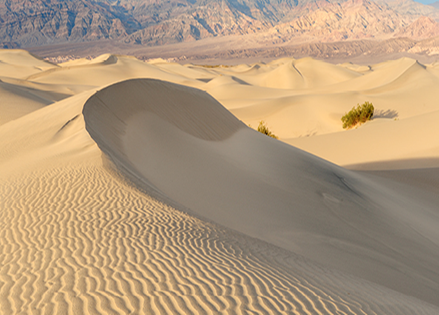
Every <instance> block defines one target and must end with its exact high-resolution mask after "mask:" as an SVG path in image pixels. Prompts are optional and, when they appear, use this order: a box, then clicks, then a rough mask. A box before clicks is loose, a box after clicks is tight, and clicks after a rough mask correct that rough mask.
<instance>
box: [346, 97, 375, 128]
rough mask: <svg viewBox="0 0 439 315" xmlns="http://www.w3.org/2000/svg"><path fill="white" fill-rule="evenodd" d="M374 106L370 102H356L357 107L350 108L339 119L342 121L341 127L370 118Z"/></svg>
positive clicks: (347, 126) (348, 126)
mask: <svg viewBox="0 0 439 315" xmlns="http://www.w3.org/2000/svg"><path fill="white" fill-rule="evenodd" d="M373 111H374V107H373V105H372V103H369V102H364V104H363V105H360V104H357V108H355V106H354V107H352V109H351V110H350V111H349V112H348V113H346V114H345V115H344V116H343V117H342V118H341V121H342V122H343V128H345V129H346V128H352V127H354V126H355V125H356V124H362V123H365V122H366V121H368V120H370V119H371V118H372V116H373Z"/></svg>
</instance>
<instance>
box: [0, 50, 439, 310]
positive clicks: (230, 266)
mask: <svg viewBox="0 0 439 315" xmlns="http://www.w3.org/2000/svg"><path fill="white" fill-rule="evenodd" d="M1 53H2V51H0V56H1ZM11 53H13V52H11ZM15 53H17V54H18V57H16V58H25V59H26V60H25V61H23V64H29V65H30V66H29V67H30V68H32V64H33V63H35V64H36V65H37V66H36V67H40V68H41V69H38V70H35V72H32V71H30V70H26V71H28V72H27V73H26V75H27V77H21V78H19V79H17V77H16V76H15V72H13V71H12V70H11V72H8V71H9V70H8V69H10V68H8V67H9V65H8V66H7V67H5V68H1V66H2V64H1V63H0V70H4V71H2V72H1V73H2V78H1V80H2V81H3V82H7V84H11V85H13V88H14V90H13V92H14V93H15V94H14V95H16V96H17V97H22V100H19V101H17V102H16V103H14V104H16V105H15V106H17V111H16V113H15V114H14V116H11V117H10V119H8V120H7V121H5V122H4V123H3V124H2V125H0V148H1V150H0V174H1V176H0V196H1V198H0V314H19V313H26V314H129V313H133V314H218V313H224V314H248V313H255V314H438V313H439V304H438V301H437V296H438V292H439V251H438V250H437V249H438V247H439V230H438V229H437V226H438V224H439V213H438V211H437V204H439V197H438V194H437V190H435V189H434V185H435V183H437V178H436V176H435V174H436V173H437V172H436V171H435V169H433V170H430V171H429V172H428V176H424V175H425V174H424V173H422V172H423V171H422V172H421V171H420V170H416V169H413V168H414V167H419V164H418V162H416V161H420V159H414V160H413V161H415V162H413V163H414V166H413V165H412V166H411V168H412V169H410V170H405V171H392V172H391V171H382V172H380V173H376V172H366V173H365V172H354V171H349V170H346V169H343V168H341V167H339V166H336V165H335V164H332V163H330V162H327V161H325V160H323V159H321V158H319V157H316V156H313V155H311V154H309V153H306V152H304V151H302V150H300V149H297V148H295V147H292V146H290V145H288V144H286V143H283V142H281V141H277V140H274V139H271V138H268V137H265V136H263V135H261V134H259V133H257V132H256V131H254V130H252V129H250V128H248V127H247V124H248V123H252V124H253V123H255V122H257V121H258V120H259V119H265V120H267V121H268V122H269V127H272V129H273V130H274V132H275V133H276V132H277V130H276V129H275V128H279V129H278V130H282V128H281V126H282V124H281V122H282V121H283V120H282V119H284V120H285V121H287V120H288V119H292V117H293V118H294V119H295V120H297V122H298V127H297V128H298V129H297V130H298V131H297V132H300V133H302V132H306V130H307V129H306V128H305V127H306V126H307V122H304V121H305V120H306V119H307V117H308V118H309V117H313V119H315V120H316V121H317V122H318V124H319V126H320V124H321V126H325V127H324V128H323V127H319V128H320V129H318V131H317V132H316V134H317V136H310V137H308V138H306V139H308V140H312V141H314V140H313V139H319V138H322V137H328V139H329V140H327V141H328V142H330V141H335V140H333V139H336V136H338V135H349V134H353V135H358V137H360V136H361V137H363V136H365V137H366V136H369V137H376V135H377V134H378V131H376V130H378V129H377V128H378V127H379V128H382V129H380V130H381V131H380V132H383V133H385V132H388V134H389V137H392V130H394V129H393V128H394V127H395V126H398V125H400V126H401V127H398V128H401V129H396V130H397V131H399V132H403V131H404V128H405V126H407V127H410V128H413V127H414V126H418V127H419V125H421V122H422V126H423V127H425V129H427V130H432V132H434V129H432V128H434V126H431V125H430V123H427V122H428V120H427V118H425V119H421V118H423V115H425V116H429V115H428V114H429V113H434V111H435V110H434V108H435V106H436V105H435V104H432V103H428V102H426V106H425V107H423V106H417V107H415V108H413V109H412V108H410V107H409V106H408V105H407V103H404V102H402V103H401V106H400V107H399V108H398V110H400V111H401V116H399V117H400V120H399V121H394V120H393V119H389V118H377V119H376V120H375V121H373V122H371V123H368V124H366V125H364V126H361V127H360V128H358V129H357V130H353V131H347V132H345V131H342V130H339V129H340V128H341V127H340V126H339V125H340V124H341V123H339V122H336V119H335V115H334V113H335V112H337V113H338V111H343V110H345V109H344V108H345V107H347V108H349V107H350V105H347V104H348V103H350V102H351V101H352V99H355V97H358V99H359V98H360V97H362V96H364V95H365V94H364V93H365V92H364V91H363V92H361V91H358V90H354V89H352V90H350V89H349V84H350V82H354V81H355V80H360V79H362V80H365V79H364V77H365V76H366V75H368V74H371V73H373V71H380V70H379V68H380V67H381V66H380V67H377V68H376V69H375V70H367V69H361V68H358V69H359V70H358V69H357V68H356V67H355V66H346V65H342V66H332V65H327V66H326V65H325V64H321V63H320V62H317V63H316V65H319V66H320V67H321V68H322V69H332V70H331V71H335V70H334V68H333V67H340V69H339V70H340V71H339V72H337V71H335V72H336V75H335V76H334V77H333V78H321V77H319V74H318V71H317V70H316V69H318V68H316V67H314V66H313V65H314V64H313V62H314V61H313V60H311V59H305V60H302V61H300V62H299V61H295V60H293V59H287V60H280V61H278V62H277V63H276V62H273V63H270V64H267V65H264V64H259V65H242V66H236V67H214V68H207V67H199V66H191V65H187V66H181V65H177V64H170V63H163V62H162V61H157V60H156V61H154V62H152V63H151V64H148V63H143V62H141V61H138V60H136V59H134V58H128V57H123V56H113V55H105V56H102V57H100V58H98V59H97V60H94V61H88V60H79V61H76V62H72V63H70V64H66V65H60V66H54V65H50V64H48V66H47V67H48V68H47V69H42V66H41V65H40V64H39V62H41V61H40V60H38V59H35V58H34V57H33V56H31V55H27V54H26V53H25V52H22V51H15ZM6 55H7V56H10V55H9V52H8V54H6ZM8 58H12V59H13V58H15V57H8ZM0 60H2V59H1V58H0ZM398 62H399V63H395V68H398V69H399V66H398V64H402V65H404V66H407V65H408V67H409V68H411V67H414V69H415V70H416V71H415V73H418V74H419V73H420V75H421V76H423V75H424V72H422V71H427V72H428V75H431V76H432V77H428V78H434V77H435V76H436V73H435V71H436V70H435V67H434V66H429V67H430V68H429V67H421V68H419V67H418V66H417V64H416V63H411V61H410V60H402V61H398ZM5 63H6V62H5ZM388 64H389V65H391V64H392V62H389V63H388ZM410 64H412V65H411V66H410ZM285 65H286V66H285ZM283 66H285V67H283ZM279 67H283V69H284V70H281V71H285V69H287V70H286V71H285V72H286V73H287V74H285V75H286V76H288V72H287V71H293V70H294V69H296V70H294V71H298V72H300V73H301V74H302V75H303V76H304V77H306V78H307V79H306V80H305V79H304V81H303V82H307V83H306V84H304V83H303V82H302V83H301V84H302V85H301V86H298V87H297V88H296V87H294V86H292V85H290V86H289V87H288V88H287V89H279V88H273V87H269V86H266V85H267V84H266V82H265V83H264V80H265V79H266V78H267V75H268V73H270V72H271V71H275V70H276V69H278V68H279ZM401 67H402V66H401ZM343 69H345V70H346V71H345V70H343ZM353 69H354V70H353ZM355 69H357V70H358V71H356V70H355ZM371 69H373V67H371ZM360 70H361V71H360ZM400 70H401V69H400ZM294 71H293V74H294ZM328 71H329V70H328ZM353 71H354V72H353ZM355 71H356V72H355ZM383 71H384V70H383ZM385 71H388V69H387V70H385ZM250 72H253V73H252V74H250ZM401 73H402V74H401V75H396V76H395V79H391V78H389V79H388V80H387V81H385V80H384V81H385V82H384V81H383V82H384V83H381V84H392V82H395V80H397V79H398V78H401V76H403V74H404V73H406V71H405V70H401ZM294 75H295V74H294ZM413 75H415V74H413ZM259 76H260V78H262V79H261V80H260V81H259V78H258V77H259ZM316 76H317V77H316ZM275 77H276V76H273V80H274V78H275ZM140 78H153V80H151V79H140ZM263 78H265V79H263ZM294 78H296V77H294ZM294 78H293V79H292V80H291V81H289V82H290V84H293V83H294V80H295V79H294ZM313 78H314V79H313ZM157 79H162V80H166V81H171V82H173V83H169V82H165V81H161V80H157ZM418 79H419V80H420V79H421V78H420V77H419V78H418ZM312 80H314V81H312ZM429 80H430V79H428V80H426V81H425V82H424V85H425V84H427V83H428V82H430V81H429ZM311 81H312V82H311ZM372 81H374V80H372ZM116 82H118V83H116ZM355 82H357V81H355ZM374 82H375V81H374ZM386 82H387V83H386ZM404 82H405V83H404ZM404 82H403V84H402V83H401V86H399V85H398V84H396V85H397V86H399V87H397V88H395V89H393V90H392V89H390V88H389V90H388V91H384V92H382V91H381V92H376V94H374V95H375V97H376V99H381V98H382V99H383V100H385V99H386V97H389V95H396V96H398V95H399V93H408V87H407V84H408V85H410V84H412V85H413V84H414V83H413V82H412V81H411V80H406V81H404ZM421 82H422V81H421ZM113 83H116V84H113ZM176 83H178V84H176ZM360 83H361V82H360ZM360 83H359V84H360ZM433 83H434V80H433ZM433 83H432V84H433ZM181 84H184V85H186V86H187V87H185V86H182V85H181ZM361 84H363V83H361ZM428 84H430V83H428ZM344 85H345V86H346V89H345V90H344V91H343V86H344ZM352 86H354V84H353V83H352ZM392 86H394V85H392ZM428 87H429V86H426V87H424V88H425V90H424V92H425V93H423V94H422V97H425V99H426V100H428V98H429V97H433V96H434V95H435V93H437V92H436V90H433V91H432V90H430V89H428ZM195 88H199V89H204V90H205V91H207V93H206V92H203V91H201V90H199V89H195ZM371 88H373V89H375V88H377V86H376V85H374V86H373V87H372V85H371ZM421 88H422V87H421ZM384 90H385V89H384ZM17 91H18V92H17ZM392 91H393V92H392ZM398 91H399V92H398ZM28 92H29V93H31V94H27V93H28ZM215 93H217V94H215ZM380 93H381V94H380ZM386 93H390V94H386ZM392 93H393V94H392ZM209 94H210V95H209ZM5 95H6V94H5ZM34 95H38V96H39V97H42V98H37V97H35V98H34ZM386 95H387V96H386ZM43 96H44V97H43ZM212 96H213V97H215V98H219V99H220V101H221V104H222V105H224V107H223V106H222V105H221V104H220V103H218V102H217V101H216V100H215V99H214V98H213V97H212ZM221 97H223V98H221ZM319 97H321V99H322V100H325V99H327V100H329V101H328V102H327V103H325V104H324V103H319V102H318V100H319ZM350 97H353V98H350ZM380 97H381V98H380ZM399 97H400V99H401V100H402V101H403V100H404V98H403V96H399ZM337 98H338V99H339V100H343V102H338V103H337ZM10 99H11V100H12V101H8V102H5V103H7V104H11V103H12V102H13V101H14V99H13V98H12V97H11V98H10ZM291 99H295V100H298V99H301V100H303V103H302V105H301V106H298V107H297V108H296V106H295V105H294V103H293V105H291V104H290V103H289V100H291ZM418 99H422V98H421V97H419V96H418ZM28 100H29V101H28ZM32 102H35V103H32ZM241 102H242V103H241ZM270 102H271V104H272V105H269V104H270ZM240 104H245V106H241V105H240ZM306 104H308V105H309V106H307V105H306ZM319 104H320V105H321V106H320V105H319ZM339 104H342V105H339ZM389 104H390V103H389ZM31 105H32V106H34V105H35V107H32V106H31ZM8 106H9V105H8ZM228 106H230V108H231V111H232V112H233V113H235V114H237V112H239V113H240V114H242V116H239V115H238V118H239V119H242V120H244V123H243V122H241V121H239V120H238V119H236V118H235V116H233V115H232V114H230V112H229V111H227V108H228ZM21 107H23V109H20V110H23V112H22V113H21V114H20V113H19V111H18V109H19V108H21ZM271 107H274V108H271ZM296 110H297V111H296ZM267 113H271V114H270V115H268V116H265V115H266V114H267ZM287 113H302V115H303V116H302V119H300V118H299V117H296V116H295V114H294V115H292V116H288V115H287ZM316 113H320V114H319V115H318V116H317V117H314V115H315V114H316ZM246 115H249V117H250V116H251V117H252V118H251V120H249V121H246V120H245V119H244V118H245V117H247V116H246ZM307 115H309V116H307ZM328 115H329V116H331V115H334V118H333V119H332V118H331V119H328V118H327V117H328ZM404 115H405V116H404ZM282 116H283V117H282ZM431 116H432V117H433V118H434V115H431ZM272 117H279V119H278V120H276V119H273V120H270V119H271V118H272ZM433 118H432V119H433ZM294 119H293V120H294ZM417 119H419V120H417ZM302 120H303V121H302ZM301 124H302V125H301ZM380 126H381V127H380ZM301 128H302V129H301ZM325 128H326V129H325ZM418 129H422V128H418ZM325 130H326V131H325ZM368 130H370V131H369V132H367V131H368ZM360 132H361V133H363V134H360ZM404 135H406V137H407V141H406V145H405V146H404V147H401V148H400V147H398V148H397V149H395V150H396V151H398V150H399V152H407V154H406V158H407V159H409V158H413V157H415V158H417V157H423V158H424V161H425V160H429V161H434V157H435V156H436V155H435V154H436V151H435V146H434V141H426V142H422V141H420V140H419V139H421V138H422V137H428V136H429V135H428V133H427V132H426V131H422V130H420V131H419V132H418V131H417V132H415V136H414V138H409V137H408V134H404ZM330 137H333V138H330ZM304 139H305V138H304ZM391 139H393V140H394V141H396V140H397V139H398V136H397V135H393V138H391ZM430 139H432V135H430ZM284 140H285V141H288V142H289V141H293V140H294V139H293V133H289V131H288V130H287V129H285V137H284ZM296 140H297V141H298V140H302V139H296ZM315 141H317V140H315ZM349 141H352V144H353V145H354V144H355V143H357V142H356V141H355V138H353V139H352V140H349ZM412 142H419V144H418V143H412ZM310 143H311V144H312V142H310ZM304 145H305V144H304ZM416 145H418V146H416ZM410 147H412V148H414V149H416V150H414V149H413V150H412V151H410V150H409V149H410ZM317 148H319V147H317ZM382 148H385V146H384V145H382ZM383 150H384V149H383ZM422 150H424V151H422ZM330 151H331V149H330V148H328V149H327V151H326V152H324V150H323V151H322V152H323V153H324V154H327V153H329V152H330ZM420 151H422V152H424V153H422V154H421V153H419V152H420ZM375 153H376V154H375V155H374V156H372V155H371V156H370V158H368V159H363V160H361V161H360V162H361V163H370V162H374V161H376V163H384V164H383V165H387V168H392V166H394V165H395V164H394V159H397V158H400V156H399V155H397V153H393V154H394V155H389V158H387V155H384V153H383V156H382V158H380V152H378V151H377V152H375ZM324 154H322V156H324ZM389 154H390V153H389ZM358 156H359V155H355V154H354V155H352V158H351V160H346V163H347V164H351V165H352V164H355V163H356V162H357V161H358ZM389 163H390V164H389ZM372 164H373V163H372ZM362 165H367V164H362ZM389 165H390V166H389ZM423 174H424V175H423Z"/></svg>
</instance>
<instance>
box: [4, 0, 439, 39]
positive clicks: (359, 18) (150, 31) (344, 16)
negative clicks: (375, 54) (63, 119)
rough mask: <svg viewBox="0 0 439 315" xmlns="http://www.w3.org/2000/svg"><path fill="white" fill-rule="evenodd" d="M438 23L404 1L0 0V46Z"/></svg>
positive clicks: (401, 28) (306, 34) (338, 33)
mask: <svg viewBox="0 0 439 315" xmlns="http://www.w3.org/2000/svg"><path fill="white" fill-rule="evenodd" d="M438 21H439V9H437V8H435V7H434V6H426V5H422V4H420V3H416V2H414V1H412V0H0V43H1V44H2V45H3V47H19V46H21V47H31V46H39V45H50V44H56V43H66V42H96V41H100V40H104V39H105V40H113V41H115V42H118V43H123V44H126V45H142V46H157V45H164V44H171V43H179V42H191V41H197V40H200V39H205V38H209V37H218V38H219V37H224V36H233V37H236V36H246V38H247V39H248V38H249V36H251V41H252V42H253V43H254V46H258V45H259V46H261V47H263V46H267V45H297V44H300V43H310V42H338V41H352V40H362V39H377V40H387V39H392V38H405V37H407V38H410V39H413V40H423V39H428V38H431V37H434V36H437V35H439V26H438Z"/></svg>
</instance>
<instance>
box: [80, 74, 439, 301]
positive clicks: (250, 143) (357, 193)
mask: <svg viewBox="0 0 439 315" xmlns="http://www.w3.org/2000/svg"><path fill="white" fill-rule="evenodd" d="M122 91H126V94H124V95H125V97H122V96H121V95H120V94H121V92H122ZM159 100H160V101H159ZM176 100H182V102H181V103H180V102H177V101H176ZM189 104H190V105H189ZM177 107H181V108H177ZM202 108H203V109H202ZM122 112H123V114H121V113H122ZM171 112H172V114H171V115H169V116H167V114H166V113H171ZM83 114H84V119H85V123H86V128H87V130H88V131H89V133H90V135H91V136H92V138H93V139H94V140H95V141H96V143H97V144H98V145H99V146H100V148H101V149H102V150H103V151H104V152H105V153H106V154H107V155H108V156H109V157H110V158H111V159H112V160H113V161H114V162H115V164H116V165H117V166H119V169H121V170H122V171H123V172H125V174H126V175H128V176H129V177H130V178H131V179H132V180H134V181H136V182H137V183H138V184H139V185H140V186H141V187H142V188H144V189H145V190H146V191H148V192H150V193H155V194H156V196H159V197H160V198H162V200H164V201H165V202H168V203H170V204H172V205H174V206H176V207H177V208H180V209H183V210H186V211H189V212H190V213H192V214H195V215H196V216H199V217H200V218H203V219H207V220H209V221H214V222H216V223H219V224H221V225H224V226H226V227H229V228H232V229H234V230H237V231H240V232H242V233H244V234H246V235H249V236H252V237H255V238H258V239H261V240H264V241H266V242H268V243H270V244H273V245H276V246H279V247H281V248H284V249H286V250H289V251H291V252H294V253H297V254H300V255H303V256H305V257H307V258H308V259H311V260H313V261H316V262H318V263H321V264H324V265H326V266H330V267H331V268H336V269H339V270H343V271H348V272H349V273H352V274H356V275H361V278H363V279H366V280H368V281H372V282H375V283H378V284H380V285H383V286H385V287H388V288H391V289H393V290H395V291H399V292H402V293H404V294H408V295H411V296H415V297H418V298H421V299H424V300H425V301H428V302H430V303H433V304H436V303H437V299H436V297H437V292H438V289H439V285H438V283H439V281H438V280H439V273H438V270H439V269H438V262H439V253H437V251H436V250H435V248H436V247H437V246H438V245H439V244H438V240H439V234H438V232H437V229H436V226H437V223H438V221H437V220H438V218H437V217H434V219H433V220H434V222H433V221H430V222H429V224H427V225H426V224H425V222H426V221H424V219H427V218H428V217H430V219H431V213H430V212H429V211H423V210H417V212H416V214H409V212H408V211H413V209H425V207H426V206H428V207H431V205H428V204H427V202H426V201H425V203H423V202H424V201H417V200H415V201H413V200H405V197H404V194H403V192H401V191H396V192H395V191H393V192H391V191H389V190H388V189H387V188H386V187H384V186H382V187H381V186H380V184H379V183H375V182H370V181H369V180H366V179H365V178H363V177H361V176H360V175H357V174H355V173H351V172H349V171H346V170H344V169H342V168H339V167H337V166H335V165H333V164H330V163H328V162H326V161H324V160H321V159H319V158H316V157H314V156H311V155H309V154H307V153H305V152H303V151H300V150H298V149H296V148H294V147H290V146H287V145H285V144H282V143H281V142H278V141H276V140H273V139H271V138H269V137H266V136H263V135H261V134H259V133H257V132H255V131H253V130H251V129H249V128H246V127H245V126H244V125H242V124H241V123H239V122H238V121H237V120H236V118H235V117H233V116H232V115H231V114H229V113H228V112H227V111H226V110H225V109H224V108H223V107H222V106H221V105H220V104H219V103H218V102H216V101H215V100H214V99H212V98H211V97H208V96H207V94H205V93H203V92H201V91H195V90H193V89H191V88H187V87H182V86H178V85H175V84H171V83H167V82H160V81H157V80H150V79H139V80H131V81H125V82H121V83H117V84H115V85H112V86H110V87H107V88H105V89H103V90H101V91H99V92H97V93H96V94H95V95H94V96H92V97H91V98H90V99H89V100H88V101H87V102H86V104H85V105H84V110H83ZM218 121H220V122H221V123H220V124H218V123H217V122H218ZM210 123H212V124H210ZM194 125H196V127H195V126H194ZM228 126H230V127H228ZM225 129H228V130H229V132H228V133H225ZM195 130H196V131H195ZM203 134H204V135H203ZM212 135H216V136H212ZM412 216H417V217H418V219H419V221H417V220H413V218H412ZM408 224H410V226H411V228H409V229H407V228H406V227H407V225H408ZM425 239H429V240H430V242H426V241H425ZM415 249H416V250H415ZM414 250H415V252H416V253H415V252H414ZM420 256H421V257H422V263H421V262H420V261H419V257H420Z"/></svg>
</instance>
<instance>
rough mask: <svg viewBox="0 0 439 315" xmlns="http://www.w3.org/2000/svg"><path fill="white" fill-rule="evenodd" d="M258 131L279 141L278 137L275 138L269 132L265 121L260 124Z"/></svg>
mask: <svg viewBox="0 0 439 315" xmlns="http://www.w3.org/2000/svg"><path fill="white" fill-rule="evenodd" d="M258 131H259V132H260V133H263V134H264V135H267V136H269V137H272V138H274V139H279V138H278V137H277V136H275V135H274V134H273V133H272V132H271V131H270V130H268V127H267V125H266V124H265V122H264V121H263V120H261V121H260V122H259V126H258Z"/></svg>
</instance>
